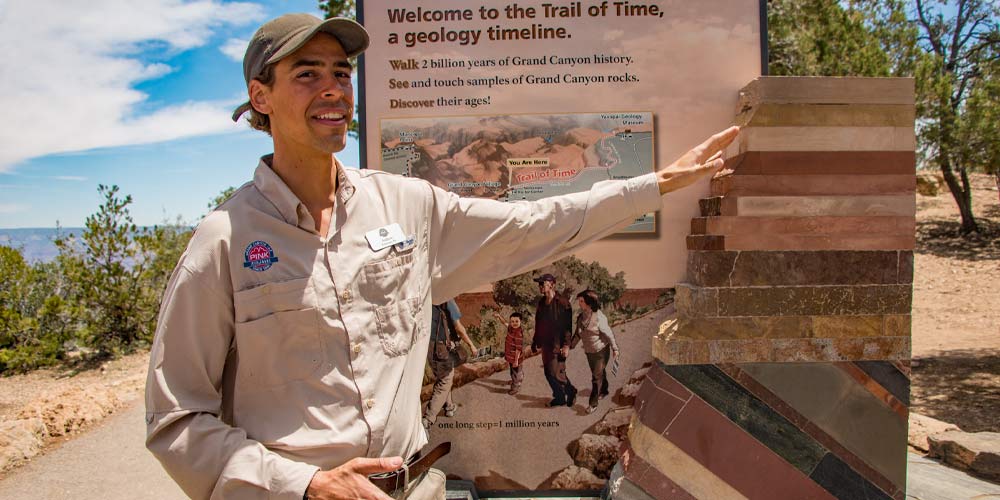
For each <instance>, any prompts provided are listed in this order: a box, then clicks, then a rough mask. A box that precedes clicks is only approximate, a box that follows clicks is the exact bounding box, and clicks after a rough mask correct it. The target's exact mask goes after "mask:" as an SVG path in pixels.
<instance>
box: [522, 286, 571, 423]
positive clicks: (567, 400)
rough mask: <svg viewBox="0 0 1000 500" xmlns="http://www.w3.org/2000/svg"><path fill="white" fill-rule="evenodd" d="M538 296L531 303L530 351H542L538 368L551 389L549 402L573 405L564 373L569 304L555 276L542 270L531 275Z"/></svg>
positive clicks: (568, 342) (569, 313)
mask: <svg viewBox="0 0 1000 500" xmlns="http://www.w3.org/2000/svg"><path fill="white" fill-rule="evenodd" d="M535 283H538V291H539V292H541V294H542V296H541V298H539V299H538V304H537V305H536V306H535V336H534V337H533V339H532V341H531V350H532V351H536V352H537V351H539V350H541V351H542V370H543V371H544V373H545V381H546V382H548V383H549V387H550V388H551V389H552V401H549V403H548V405H549V406H550V407H551V406H563V405H565V406H570V407H572V406H573V403H574V402H575V401H576V387H574V386H573V383H572V382H570V380H569V377H568V376H566V358H567V356H569V344H570V340H571V338H572V335H573V308H572V306H570V304H569V302H568V301H567V300H566V299H565V297H562V296H560V295H559V294H558V293H556V278H555V276H553V275H551V274H548V273H546V274H543V275H541V276H539V277H537V278H535Z"/></svg>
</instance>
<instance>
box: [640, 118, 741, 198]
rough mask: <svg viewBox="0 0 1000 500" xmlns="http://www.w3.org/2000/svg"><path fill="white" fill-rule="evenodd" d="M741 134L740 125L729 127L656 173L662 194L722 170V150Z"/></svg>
mask: <svg viewBox="0 0 1000 500" xmlns="http://www.w3.org/2000/svg"><path fill="white" fill-rule="evenodd" d="M739 134H740V128H739V127H729V128H727V129H726V130H723V131H722V132H719V133H718V134H715V135H713V136H712V137H709V138H708V139H707V140H706V141H705V142H703V143H701V144H699V145H698V146H695V148H694V149H692V150H691V151H688V152H687V153H684V155H683V156H681V157H680V158H678V159H677V161H675V162H673V163H671V164H670V165H669V166H668V167H667V168H665V169H663V170H660V171H659V172H657V173H656V177H657V184H659V186H660V194H666V193H669V192H671V191H676V190H678V189H681V188H683V187H687V186H690V185H691V184H694V183H695V182H697V181H698V180H699V179H701V178H703V177H705V176H707V175H714V174H715V173H717V172H719V170H722V167H723V165H724V162H723V161H722V152H723V150H725V149H726V146H729V144H730V143H732V142H733V140H734V139H736V137H737V136H738V135H739Z"/></svg>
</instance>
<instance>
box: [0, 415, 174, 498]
mask: <svg viewBox="0 0 1000 500" xmlns="http://www.w3.org/2000/svg"><path fill="white" fill-rule="evenodd" d="M143 412H144V407H143V404H142V400H141V399H139V400H137V401H135V402H134V403H132V405H131V406H129V407H127V408H126V409H125V410H124V411H122V412H121V413H118V414H117V415H113V416H111V417H109V418H108V419H107V420H105V421H104V422H102V423H101V424H100V425H99V426H98V427H97V428H95V429H92V430H90V431H89V432H87V433H86V434H83V435H82V436H80V437H78V438H76V439H74V440H72V441H69V442H67V443H65V444H63V445H62V446H60V447H59V448H57V449H55V450H52V451H50V452H49V453H46V454H45V455H43V456H40V457H36V458H35V459H33V460H32V461H31V462H29V463H28V464H27V465H25V466H23V467H21V468H19V469H16V470H14V471H13V472H12V473H10V474H8V476H7V477H6V478H4V479H3V481H0V499H4V500H6V499H11V500H14V499H18V500H22V499H28V498H45V499H61V498H66V499H72V500H135V499H137V498H142V499H144V500H175V499H183V498H187V497H186V496H184V493H182V492H181V490H180V488H178V487H177V485H176V484H174V482H173V481H172V480H171V479H170V477H169V476H167V474H166V472H164V471H163V469H162V468H161V467H160V463H159V462H157V461H156V459H155V458H153V455H151V454H150V453H149V452H148V451H146V446H145V442H144V441H145V438H146V424H145V423H144V422H143Z"/></svg>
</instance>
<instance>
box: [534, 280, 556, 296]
mask: <svg viewBox="0 0 1000 500" xmlns="http://www.w3.org/2000/svg"><path fill="white" fill-rule="evenodd" d="M555 289H556V284H555V283H553V282H551V281H543V282H541V283H539V284H538V291H539V292H542V295H550V294H551V293H552V292H553V291H555Z"/></svg>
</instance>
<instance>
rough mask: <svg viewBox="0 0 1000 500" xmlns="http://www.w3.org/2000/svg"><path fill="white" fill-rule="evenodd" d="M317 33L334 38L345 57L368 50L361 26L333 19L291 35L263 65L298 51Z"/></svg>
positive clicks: (365, 36)
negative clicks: (326, 34)
mask: <svg viewBox="0 0 1000 500" xmlns="http://www.w3.org/2000/svg"><path fill="white" fill-rule="evenodd" d="M317 33H328V34H330V35H332V36H333V37H334V38H336V39H337V41H338V42H340V46H341V47H343V49H344V53H345V54H347V57H354V56H357V55H359V54H361V53H362V52H364V51H365V49H367V48H368V42H369V39H368V31H366V30H365V28H364V27H363V26H361V25H360V24H358V23H356V22H354V21H352V20H350V19H345V18H342V17H335V18H333V19H327V20H326V21H323V22H322V23H320V24H318V25H316V26H314V27H312V28H309V29H304V30H302V31H301V32H300V33H296V34H294V35H292V36H291V37H290V38H289V39H288V41H287V42H285V43H284V44H283V45H282V46H281V48H280V49H278V51H277V52H275V53H274V54H272V55H271V57H269V58H268V59H267V61H266V62H265V64H271V63H275V62H278V61H280V60H282V59H283V58H285V57H286V56H288V55H289V54H291V53H292V52H295V51H296V50H299V48H301V47H302V46H303V45H305V44H306V42H308V41H309V40H311V39H312V37H314V36H316V34H317Z"/></svg>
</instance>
